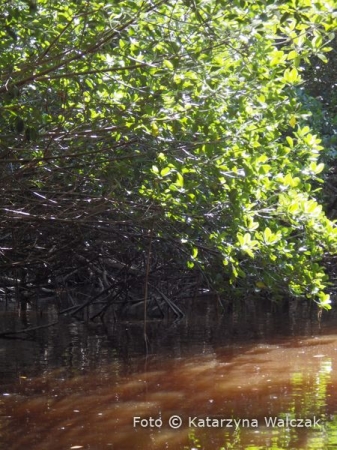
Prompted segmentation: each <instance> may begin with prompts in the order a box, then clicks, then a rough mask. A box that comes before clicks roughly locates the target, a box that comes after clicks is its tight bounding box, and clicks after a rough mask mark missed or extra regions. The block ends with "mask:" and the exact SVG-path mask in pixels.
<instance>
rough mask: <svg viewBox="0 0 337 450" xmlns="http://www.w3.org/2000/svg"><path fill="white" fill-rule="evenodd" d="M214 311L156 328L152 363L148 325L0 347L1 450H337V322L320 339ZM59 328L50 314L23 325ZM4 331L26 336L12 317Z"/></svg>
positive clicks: (65, 330) (285, 325)
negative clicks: (145, 339) (146, 338)
mask: <svg viewBox="0 0 337 450" xmlns="http://www.w3.org/2000/svg"><path fill="white" fill-rule="evenodd" d="M206 305H210V302H209V301H207V302H206V301H205V303H204V305H202V306H201V308H200V309H201V310H200V311H199V314H198V315H194V316H192V315H191V316H189V317H188V318H187V319H185V320H184V321H181V322H180V323H177V324H174V323H173V324H172V323H164V322H160V321H158V322H150V323H149V324H148V336H149V350H150V354H149V355H148V356H147V357H145V356H144V342H143V338H142V334H143V328H142V324H141V323H131V322H130V323H128V322H125V323H121V324H118V325H117V326H116V325H113V323H108V324H107V326H106V329H102V327H95V328H93V327H88V326H87V325H86V324H85V323H76V322H72V321H70V320H67V319H63V322H60V323H59V324H58V325H57V326H54V327H52V328H49V329H40V330H38V331H36V332H34V333H33V332H32V333H31V334H30V335H29V336H26V337H28V338H29V340H6V341H5V340H0V375H1V379H0V389H1V391H0V392H1V396H0V442H1V443H2V444H3V448H7V449H13V450H16V449H23V448H24V449H37V450H39V449H41V450H42V449H43V450H59V449H71V448H73V449H75V448H83V449H95V450H96V449H97V450H100V449H105V448H107V449H118V450H124V449H125V450H126V449H128V450H129V449H135V450H143V449H144V450H145V449H153V450H157V449H158V450H159V449H169V450H170V449H196V448H198V449H207V450H208V449H209V450H219V449H250V450H253V449H273V450H276V449H315V450H318V449H333V448H337V392H336V389H335V387H336V386H337V371H336V370H335V368H336V363H337V331H335V330H334V328H335V326H334V324H335V317H334V314H331V315H330V316H328V315H325V314H324V315H323V322H322V325H321V327H320V326H319V324H318V322H317V319H316V317H312V318H310V317H309V316H308V314H306V313H305V312H303V313H301V311H299V312H297V313H296V314H295V315H289V314H283V315H281V314H280V313H278V314H272V313H271V312H269V313H266V310H265V309H264V308H262V309H261V311H257V310H253V311H248V313H247V312H246V314H243V315H240V316H239V315H235V314H234V315H231V316H230V317H224V316H219V315H217V314H213V311H214V308H210V307H207V306H206ZM203 306H205V307H204V308H203ZM239 317H240V318H239ZM55 318H57V310H56V308H53V307H50V308H48V310H46V311H45V312H44V314H42V315H41V314H37V313H34V312H31V313H29V314H28V316H27V317H25V318H24V319H23V318H21V320H25V321H26V323H28V324H30V325H41V324H44V323H45V322H47V321H52V320H54V319H55ZM0 325H1V328H2V329H4V328H5V329H8V327H19V326H21V325H20V323H18V321H17V315H16V314H15V313H5V314H2V316H1V318H0ZM335 333H336V334H335ZM172 417H175V418H174V419H172ZM170 419H171V420H172V423H170ZM234 419H235V421H234ZM278 419H281V420H278ZM295 419H296V420H295ZM297 419H303V420H304V421H303V422H300V421H299V420H297ZM240 420H241V422H240V423H239V421H240ZM291 420H292V421H291ZM180 421H181V426H178V425H179V424H180ZM150 425H152V426H150ZM301 425H304V426H301ZM173 427H177V428H173Z"/></svg>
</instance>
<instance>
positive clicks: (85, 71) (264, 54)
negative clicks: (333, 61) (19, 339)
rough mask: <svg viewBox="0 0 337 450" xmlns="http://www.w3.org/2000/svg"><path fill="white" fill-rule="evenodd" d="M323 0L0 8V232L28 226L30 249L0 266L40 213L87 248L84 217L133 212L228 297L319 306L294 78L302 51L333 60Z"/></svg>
mask: <svg viewBox="0 0 337 450" xmlns="http://www.w3.org/2000/svg"><path fill="white" fill-rule="evenodd" d="M333 3H334V2H333V1H332V0H331V1H322V0H318V1H316V2H314V3H313V2H311V1H309V0H288V1H286V2H271V1H268V0H266V1H264V0H260V1H257V2H256V1H254V2H253V1H244V0H235V1H231V2H228V1H224V0H222V1H219V0H218V1H217V0H207V1H202V2H201V1H198V0H184V1H183V0H177V1H175V2H164V1H158V2H143V1H140V0H134V1H128V0H125V1H120V2H114V1H111V2H108V1H103V0H101V1H100V0H96V1H93V2H87V1H83V0H77V1H75V0H73V1H67V2H58V3H57V4H56V3H55V4H54V3H51V2H49V1H47V0H39V1H34V0H27V1H23V0H17V1H8V2H5V3H4V4H3V5H2V6H0V22H1V25H2V26H1V27H0V36H1V52H0V64H1V68H2V70H1V86H0V102H1V106H0V107H1V116H0V124H1V130H2V132H1V136H0V145H1V150H0V152H1V154H0V157H1V168H2V169H1V170H2V180H3V182H2V185H1V189H2V192H3V200H2V205H1V210H2V212H3V219H2V233H3V235H7V233H8V230H9V229H10V227H13V224H14V226H15V228H16V229H18V230H19V229H20V227H21V226H22V224H23V223H24V224H25V226H27V224H36V223H39V226H38V227H37V226H36V225H34V227H33V228H32V227H31V228H30V232H32V233H33V235H34V236H35V237H33V238H32V239H31V244H30V246H29V247H26V248H27V250H26V252H23V253H24V254H21V255H20V253H18V252H17V251H16V253H13V251H14V247H13V245H10V246H8V248H6V249H3V260H4V264H5V266H6V267H9V261H10V262H11V264H12V263H14V264H19V263H20V261H21V263H22V261H24V263H22V264H26V263H27V258H28V256H29V255H32V254H33V253H34V251H35V250H36V248H35V247H36V246H34V245H33V244H32V242H35V239H40V234H41V233H42V234H43V231H42V227H43V224H44V223H48V224H50V223H52V224H53V234H54V236H55V239H56V241H57V233H58V227H59V226H60V224H63V223H71V224H75V225H77V226H79V227H80V229H81V233H82V234H83V236H84V237H83V242H85V230H84V229H85V227H88V226H89V225H90V226H96V227H97V226H98V225H100V224H102V223H103V222H104V224H105V225H106V226H108V227H110V229H111V230H112V231H113V230H116V227H117V228H118V229H120V227H121V226H122V227H125V223H126V222H127V223H128V224H129V225H130V223H131V224H132V226H137V227H138V228H137V229H138V232H141V233H142V234H143V236H144V242H143V244H139V245H140V248H143V249H145V248H147V245H148V236H149V231H148V230H149V229H151V230H152V233H153V236H154V241H156V242H159V241H165V242H167V243H168V244H169V243H171V244H172V243H173V244H172V245H177V243H179V245H180V246H181V248H182V251H183V257H185V259H186V260H185V263H186V264H187V265H188V266H189V267H190V268H192V267H193V266H195V265H197V266H198V267H202V268H203V270H204V271H206V272H208V273H209V277H210V278H211V279H213V281H216V282H217V283H218V287H222V288H223V289H224V290H226V289H228V284H231V285H232V286H233V287H235V288H236V289H237V290H238V289H239V292H240V293H242V291H244V292H252V291H259V290H269V291H271V292H273V293H275V294H280V293H283V294H289V293H290V294H292V295H295V296H298V295H305V296H307V297H308V298H314V299H316V300H317V301H318V302H319V303H320V304H321V305H322V306H328V303H329V297H328V295H327V294H326V293H325V292H324V289H325V288H326V286H327V281H328V280H327V277H326V275H325V273H324V270H323V268H322V267H321V264H320V261H321V260H322V257H323V255H324V254H325V253H326V252H334V251H335V249H336V238H337V231H336V228H335V227H334V224H333V223H331V222H330V221H329V220H328V219H327V218H326V216H325V214H324V212H323V211H322V206H321V205H320V204H319V203H318V202H317V195H318V191H319V189H317V185H319V183H320V182H321V180H320V178H319V176H320V173H321V172H322V170H323V165H322V164H321V163H320V162H319V155H320V152H321V151H322V148H323V147H322V146H321V141H320V139H319V137H317V136H316V135H315V134H314V133H313V132H312V130H311V128H310V127H309V126H308V108H307V105H306V103H305V102H302V103H301V101H300V98H299V96H298V89H299V87H300V86H301V84H302V82H303V79H302V71H303V67H304V64H308V63H309V62H310V59H309V58H310V57H311V56H312V55H316V56H317V57H318V58H321V59H323V60H324V59H325V58H326V52H327V51H328V50H329V47H327V45H328V44H327V43H328V42H329V41H331V40H332V39H333V38H334V35H333V30H334V28H335V27H336V22H337V18H336V13H335V12H334V10H333V6H334V4H333ZM313 181H314V182H315V183H314V184H313ZM313 186H315V188H313ZM32 197H33V198H34V202H33V203H32ZM36 199H38V201H37V200H36ZM83 227H84V229H83ZM127 234H128V233H127V231H125V233H124V234H123V235H124V237H125V242H126V243H127V247H129V236H128V235H127ZM56 241H55V242H56ZM18 245H19V244H16V249H17V247H18ZM87 245H89V244H87ZM90 245H94V244H91V243H90ZM47 251H48V249H45V252H47ZM119 252H120V253H122V249H121V248H119ZM42 255H43V253H42ZM60 255H61V254H59V257H61V256H60ZM186 255H187V256H186ZM20 258H21V259H20ZM25 258H26V259H25ZM39 259H40V260H41V259H43V256H41V253H40V254H39ZM35 261H36V258H35ZM51 264H52V263H51ZM26 265H27V264H26Z"/></svg>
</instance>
